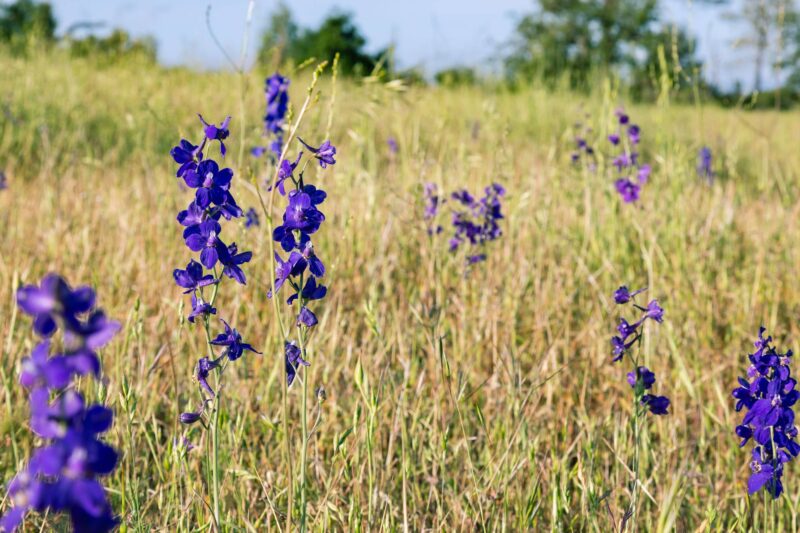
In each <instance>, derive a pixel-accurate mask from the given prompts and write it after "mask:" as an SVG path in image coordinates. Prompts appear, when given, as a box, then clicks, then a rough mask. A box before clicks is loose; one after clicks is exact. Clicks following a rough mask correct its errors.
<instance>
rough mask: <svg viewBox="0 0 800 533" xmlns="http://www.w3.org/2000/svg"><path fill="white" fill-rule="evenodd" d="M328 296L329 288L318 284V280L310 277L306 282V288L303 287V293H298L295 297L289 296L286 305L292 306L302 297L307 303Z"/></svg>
mask: <svg viewBox="0 0 800 533" xmlns="http://www.w3.org/2000/svg"><path fill="white" fill-rule="evenodd" d="M326 294H328V288H327V287H326V286H325V285H320V284H317V280H316V278H314V277H313V276H310V277H309V278H308V279H307V280H306V284H305V286H303V290H302V291H301V292H299V293H298V292H296V293H294V294H293V295H291V296H289V298H288V299H287V300H286V303H287V304H289V305H291V304H292V302H294V301H295V300H296V299H297V298H298V297H300V296H301V295H302V297H303V300H305V301H309V302H310V301H312V300H321V299H322V298H325V295H326Z"/></svg>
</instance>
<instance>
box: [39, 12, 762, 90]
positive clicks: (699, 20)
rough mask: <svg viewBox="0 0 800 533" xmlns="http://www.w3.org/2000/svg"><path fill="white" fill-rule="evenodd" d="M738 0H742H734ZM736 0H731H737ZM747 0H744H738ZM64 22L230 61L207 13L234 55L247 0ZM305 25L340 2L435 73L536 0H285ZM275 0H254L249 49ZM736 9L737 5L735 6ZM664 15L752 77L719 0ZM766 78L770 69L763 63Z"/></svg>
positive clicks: (181, 55)
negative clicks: (100, 25) (91, 24)
mask: <svg viewBox="0 0 800 533" xmlns="http://www.w3.org/2000/svg"><path fill="white" fill-rule="evenodd" d="M735 1H736V0H735ZM735 1H734V4H735ZM738 1H740V2H741V1H748V0H738ZM51 3H52V4H53V6H54V8H55V11H56V15H57V17H58V19H59V22H60V26H59V30H60V31H63V30H65V29H66V28H67V27H68V26H70V25H71V24H73V23H75V22H79V21H97V22H104V23H106V24H107V25H108V27H114V26H120V27H123V28H125V29H127V30H128V31H130V32H131V33H132V34H134V35H146V34H149V35H152V36H154V37H155V38H156V40H157V41H158V50H159V59H160V60H161V61H163V62H164V63H166V64H173V65H174V64H188V65H192V66H197V67H207V68H218V67H224V66H225V59H224V56H223V55H222V54H221V53H220V51H219V50H218V49H217V48H216V46H215V45H214V43H213V42H212V40H211V38H210V37H209V36H208V34H207V31H206V23H205V13H206V9H207V7H208V6H209V5H210V6H211V15H212V25H213V28H214V31H215V33H216V35H217V36H218V37H219V39H220V41H221V42H222V44H223V46H224V47H225V48H226V50H228V53H229V54H230V55H231V56H234V57H236V58H238V56H239V50H240V47H241V38H242V34H243V30H244V23H245V18H246V13H247V5H248V0H136V1H134V0H51ZM287 3H288V5H289V6H290V8H291V10H292V12H293V13H294V16H295V19H296V20H297V21H298V22H299V23H300V25H301V26H316V25H318V24H319V22H320V21H321V20H322V19H323V18H324V16H325V15H326V14H328V13H329V12H330V11H331V10H332V9H334V7H338V8H340V9H343V10H346V11H350V12H352V13H354V14H355V20H356V22H357V24H358V26H359V27H360V29H361V31H362V32H363V33H364V35H365V36H366V37H367V39H368V46H369V47H370V48H372V49H378V48H381V47H383V46H385V45H386V44H388V43H389V42H394V43H395V45H396V57H397V59H398V63H399V64H400V66H402V67H408V66H421V67H423V68H424V69H425V70H426V72H428V73H429V74H430V73H432V72H435V71H436V70H438V69H440V68H443V67H447V66H452V65H457V64H466V65H480V66H484V67H486V66H487V65H489V64H490V62H491V59H492V58H493V57H496V56H497V55H498V53H499V51H500V47H501V46H502V44H503V43H505V42H507V41H508V39H509V37H510V35H511V33H512V30H513V27H514V21H515V20H516V19H517V18H519V17H520V16H521V15H522V14H524V13H527V12H529V11H530V10H531V6H532V5H533V2H532V1H531V0H401V1H397V0H393V1H388V0H289V1H288V2H287ZM276 5H277V0H256V1H255V10H254V16H253V37H254V38H252V39H251V47H250V48H251V53H250V56H251V57H252V55H253V54H252V50H253V49H254V47H255V46H256V43H257V41H258V35H259V34H260V31H261V29H263V27H264V24H265V21H266V20H267V17H268V15H269V13H270V12H271V11H272V10H273V9H274V7H275V6H276ZM731 9H732V8H731ZM662 10H663V12H664V18H665V19H666V20H670V21H675V22H677V23H678V24H680V25H682V26H684V27H687V28H688V29H689V30H690V31H691V32H692V33H693V34H694V35H696V36H698V37H699V38H700V55H701V57H702V59H703V60H704V61H705V63H706V67H707V76H708V78H709V79H710V80H712V81H714V82H718V83H722V84H724V85H726V86H729V85H730V84H731V83H733V81H734V80H736V79H741V80H742V81H743V82H744V85H745V86H746V87H747V86H749V85H750V82H751V80H752V78H753V73H752V63H751V61H750V58H749V56H751V54H750V53H749V52H747V51H741V50H740V51H738V52H737V51H733V50H732V46H731V43H732V41H733V38H734V36H735V35H736V34H737V32H739V31H741V28H737V27H736V25H735V24H734V23H731V22H730V21H728V20H723V19H722V17H721V12H722V10H720V9H719V8H716V9H715V8H710V7H708V6H702V5H697V4H696V3H695V2H693V1H692V0H664V1H663V2H662ZM764 79H765V80H766V81H767V82H769V81H770V80H773V79H774V76H773V75H772V74H771V73H768V72H765V77H764Z"/></svg>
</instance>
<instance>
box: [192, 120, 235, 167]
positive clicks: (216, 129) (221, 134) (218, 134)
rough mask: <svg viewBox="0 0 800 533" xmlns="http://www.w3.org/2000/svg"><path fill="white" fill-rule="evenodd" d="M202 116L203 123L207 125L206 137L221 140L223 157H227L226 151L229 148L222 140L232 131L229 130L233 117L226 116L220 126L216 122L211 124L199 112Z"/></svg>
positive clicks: (210, 139)
mask: <svg viewBox="0 0 800 533" xmlns="http://www.w3.org/2000/svg"><path fill="white" fill-rule="evenodd" d="M197 116H198V117H200V122H202V123H203V126H205V128H204V130H203V132H204V133H205V136H206V139H208V140H209V141H219V151H220V153H221V154H222V157H225V152H226V151H227V149H226V148H225V143H224V142H222V141H224V140H225V139H227V138H228V136H229V135H230V133H231V132H230V131H229V130H228V125H229V124H230V123H231V117H225V120H223V121H222V123H221V124H220V125H219V126H215V125H214V124H209V123H208V122H206V121H205V119H203V115H200V114H199V113H198V115H197Z"/></svg>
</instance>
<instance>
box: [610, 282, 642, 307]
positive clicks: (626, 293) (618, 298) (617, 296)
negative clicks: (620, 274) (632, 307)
mask: <svg viewBox="0 0 800 533" xmlns="http://www.w3.org/2000/svg"><path fill="white" fill-rule="evenodd" d="M646 290H647V287H645V288H643V289H639V290H638V291H633V292H630V290H629V289H628V287H626V286H625V285H622V286H621V287H620V288H619V289H617V290H616V291H614V301H615V302H616V303H618V304H626V303H628V302H630V301H631V300H632V299H633V298H635V297H636V295H637V294H640V293H642V292H644V291H646Z"/></svg>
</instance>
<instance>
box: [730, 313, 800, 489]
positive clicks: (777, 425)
mask: <svg viewBox="0 0 800 533" xmlns="http://www.w3.org/2000/svg"><path fill="white" fill-rule="evenodd" d="M764 331H765V330H764V328H763V327H762V328H761V329H760V330H759V333H758V340H757V341H756V342H755V347H756V351H755V352H753V353H752V354H750V355H749V356H748V359H749V363H750V366H749V368H748V371H747V376H748V377H747V378H742V377H740V378H739V380H738V381H739V387H738V388H736V389H735V390H734V391H733V394H732V396H733V397H734V398H735V399H736V411H741V410H742V409H746V410H747V413H746V414H745V415H744V418H743V419H742V423H741V424H739V425H737V426H736V428H735V430H734V431H735V433H736V435H737V436H738V437H739V438H740V439H741V441H740V442H739V446H740V447H742V446H744V445H745V444H747V443H748V442H749V441H750V440H752V441H753V451H752V461H751V463H750V469H751V472H752V473H751V475H750V479H749V480H748V483H747V487H748V491H749V492H750V493H751V494H753V493H755V492H757V491H759V490H761V489H762V488H763V489H766V491H767V492H768V493H769V494H770V495H771V496H772V497H773V498H778V497H779V496H780V495H781V494H782V493H783V483H782V477H783V471H784V464H786V463H788V462H789V461H791V460H792V459H793V458H795V457H797V456H798V455H800V444H798V442H797V436H798V430H797V427H796V426H795V414H794V410H793V406H794V405H795V404H796V403H797V401H798V398H800V393H798V391H797V389H796V388H795V386H796V380H795V379H794V378H792V377H791V371H790V365H791V358H792V355H793V354H792V351H791V350H788V351H787V352H785V353H781V352H779V351H778V350H777V348H775V347H774V346H772V337H767V338H764Z"/></svg>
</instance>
